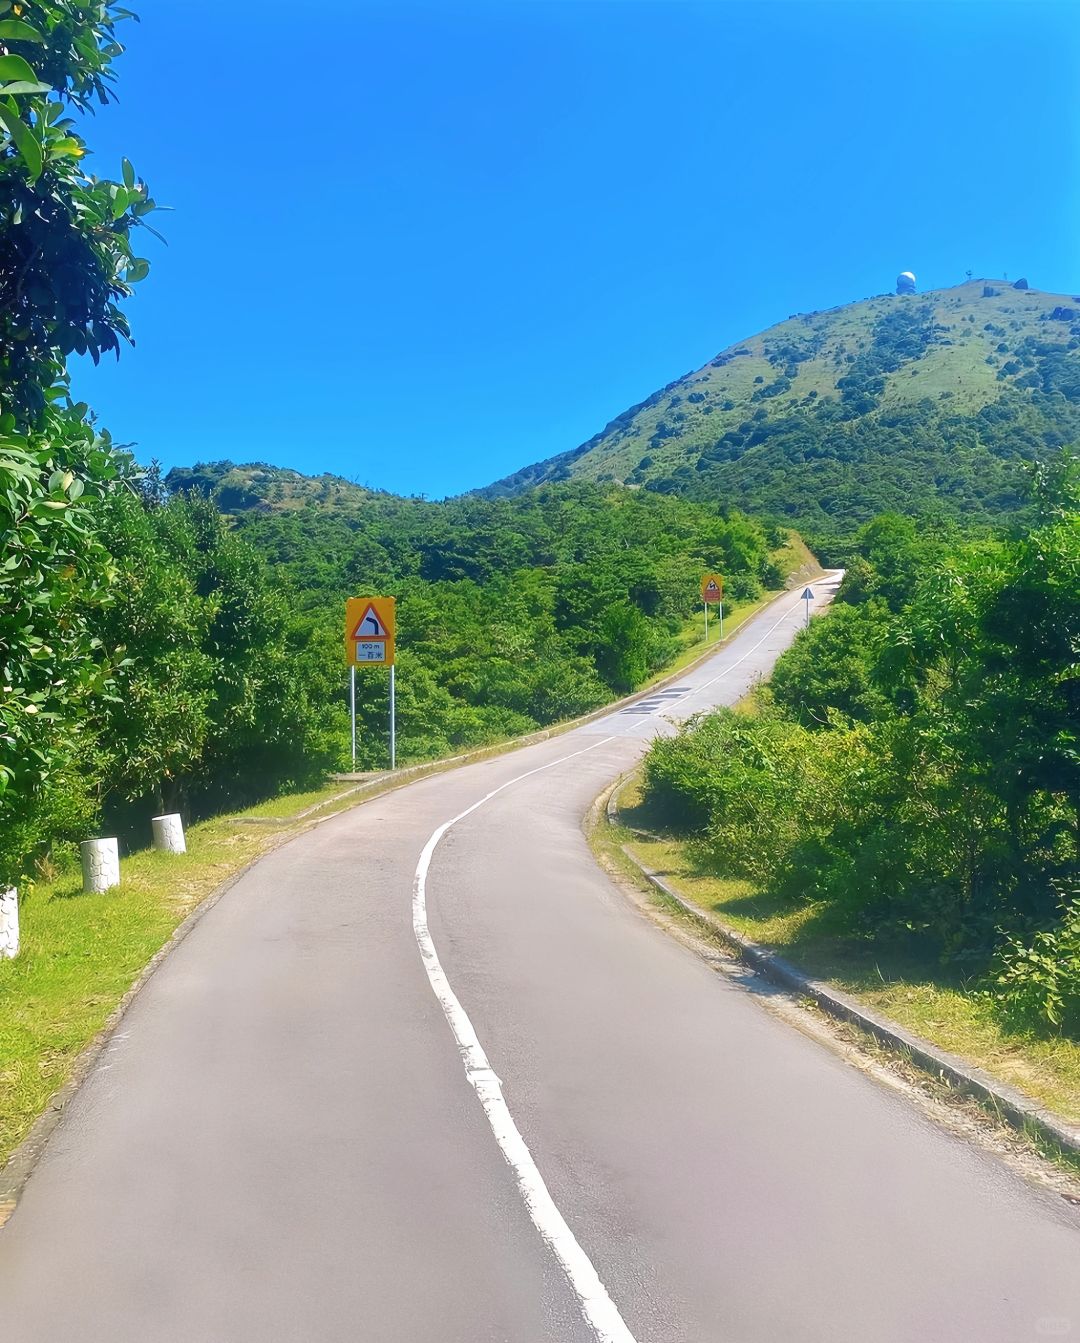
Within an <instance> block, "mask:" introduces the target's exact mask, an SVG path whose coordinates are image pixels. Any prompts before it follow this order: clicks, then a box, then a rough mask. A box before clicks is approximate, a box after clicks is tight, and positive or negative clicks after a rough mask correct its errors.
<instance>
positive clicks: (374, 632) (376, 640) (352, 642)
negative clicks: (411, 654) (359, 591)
mask: <svg viewBox="0 0 1080 1343" xmlns="http://www.w3.org/2000/svg"><path fill="white" fill-rule="evenodd" d="M394 606H395V602H394V598H393V597H350V598H349V600H348V601H347V602H346V603H345V657H346V660H347V662H348V663H349V665H350V666H351V667H357V666H365V667H392V666H393V665H394Z"/></svg>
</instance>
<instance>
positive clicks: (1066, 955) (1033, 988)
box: [991, 895, 1080, 1039]
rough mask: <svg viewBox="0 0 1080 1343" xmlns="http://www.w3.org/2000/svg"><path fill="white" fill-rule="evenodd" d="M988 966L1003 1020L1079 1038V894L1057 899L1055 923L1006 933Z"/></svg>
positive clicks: (1023, 1026) (1028, 1029)
mask: <svg viewBox="0 0 1080 1343" xmlns="http://www.w3.org/2000/svg"><path fill="white" fill-rule="evenodd" d="M994 969H995V973H994V975H993V977H992V980H991V984H992V992H993V996H994V998H995V1000H996V1001H997V1003H998V1004H1000V1006H1001V1008H1002V1011H1003V1015H1004V1017H1005V1020H1006V1021H1007V1022H1008V1023H1009V1025H1011V1026H1013V1027H1015V1028H1016V1029H1018V1030H1027V1031H1033V1032H1034V1033H1036V1034H1039V1035H1045V1034H1048V1033H1053V1032H1057V1031H1060V1032H1061V1033H1062V1034H1065V1035H1069V1036H1071V1037H1072V1038H1073V1039H1080V897H1077V896H1075V895H1074V897H1073V898H1072V899H1071V900H1069V901H1065V902H1063V904H1062V909H1061V916H1060V919H1059V921H1058V923H1057V924H1056V926H1055V927H1053V928H1048V929H1044V930H1042V931H1041V932H1037V933H1035V935H1034V936H1033V937H1032V938H1031V939H1030V940H1024V939H1022V938H1019V937H1009V938H1007V939H1006V941H1005V945H1004V946H1003V947H1002V948H1001V950H1000V952H999V953H998V958H997V964H996V966H995V967H994Z"/></svg>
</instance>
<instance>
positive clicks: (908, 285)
mask: <svg viewBox="0 0 1080 1343" xmlns="http://www.w3.org/2000/svg"><path fill="white" fill-rule="evenodd" d="M896 292H897V293H898V294H914V292H915V276H914V275H913V274H912V272H911V271H909V270H902V271H901V272H900V274H899V275H898V276H897V277H896Z"/></svg>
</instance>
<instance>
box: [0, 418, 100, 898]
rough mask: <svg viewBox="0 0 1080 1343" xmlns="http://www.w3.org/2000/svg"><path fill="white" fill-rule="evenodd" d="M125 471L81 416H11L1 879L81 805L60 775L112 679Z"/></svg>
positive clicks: (1, 628) (2, 479)
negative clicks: (112, 536)
mask: <svg viewBox="0 0 1080 1343" xmlns="http://www.w3.org/2000/svg"><path fill="white" fill-rule="evenodd" d="M124 469H125V462H124V459H123V458H122V457H120V456H118V454H116V453H114V452H112V450H111V448H110V445H109V442H108V439H107V437H105V436H103V435H98V434H96V433H95V432H94V430H93V429H91V428H90V427H89V426H88V425H86V424H85V423H84V422H83V421H82V420H81V419H80V417H79V415H78V414H77V412H74V411H68V412H65V411H59V410H50V411H48V412H47V413H46V415H45V416H44V418H43V421H42V424H41V427H40V428H39V429H38V430H36V431H34V432H32V433H29V434H26V433H19V432H17V430H16V428H15V417H14V416H13V415H11V414H7V415H4V416H3V417H0V880H7V879H10V876H11V874H12V873H13V872H15V871H17V869H18V865H19V863H20V860H21V858H22V856H23V855H24V853H26V852H27V851H29V849H31V848H33V847H34V846H35V845H36V844H37V843H39V842H40V841H41V840H42V839H43V838H44V837H45V836H47V834H48V833H49V830H50V827H51V824H52V821H53V819H54V818H55V816H56V814H57V812H58V810H60V811H63V810H65V809H67V810H70V809H69V808H66V804H65V803H64V801H63V799H62V798H60V797H58V790H59V791H60V792H61V793H63V792H65V789H64V788H62V787H61V782H60V781H61V779H62V778H63V777H64V776H65V775H70V767H71V763H72V759H73V756H74V753H75V751H76V749H77V742H78V739H79V735H80V732H81V725H82V719H83V715H84V714H85V711H86V705H87V702H88V700H89V699H90V697H91V696H93V695H94V694H100V693H101V692H102V691H103V689H104V682H105V673H104V670H103V667H102V664H101V658H100V655H99V650H100V645H99V642H98V640H97V638H96V637H95V635H94V632H93V629H92V626H91V623H90V616H91V613H92V612H93V611H94V610H95V609H96V608H98V607H100V606H102V605H103V604H105V603H107V602H108V601H109V599H110V596H111V588H112V576H113V575H112V566H111V561H110V558H109V555H108V552H107V550H106V549H105V547H104V546H103V544H102V543H101V541H100V539H99V536H98V534H97V530H96V518H95V515H96V512H97V510H98V508H99V506H100V502H101V499H102V497H103V495H104V494H105V493H106V492H107V491H108V490H109V489H110V488H111V486H112V484H113V482H114V481H115V479H116V477H117V475H118V474H119V473H121V472H122V471H123V470H124Z"/></svg>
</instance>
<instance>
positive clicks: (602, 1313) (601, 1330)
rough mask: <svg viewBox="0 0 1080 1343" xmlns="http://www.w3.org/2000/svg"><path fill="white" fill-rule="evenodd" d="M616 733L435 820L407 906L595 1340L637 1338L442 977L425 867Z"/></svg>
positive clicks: (500, 1137) (439, 991) (432, 979)
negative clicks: (451, 840)
mask: <svg viewBox="0 0 1080 1343" xmlns="http://www.w3.org/2000/svg"><path fill="white" fill-rule="evenodd" d="M616 735H617V734H613V735H612V736H610V737H605V738H604V739H603V740H602V741H598V742H594V743H593V745H592V746H586V747H585V748H584V749H583V750H580V751H572V752H571V753H570V754H569V755H564V756H561V757H560V758H559V759H558V760H552V761H551V762H550V764H547V765H540V766H538V767H537V768H536V769H530V770H526V771H525V773H524V774H519V775H518V776H517V777H516V778H514V779H510V780H508V781H507V782H506V783H504V784H500V785H499V787H498V788H493V789H492V790H491V792H490V793H486V794H485V795H484V796H483V797H482V798H481V799H480V801H479V802H474V803H473V804H472V806H471V807H466V808H465V810H464V811H462V812H459V813H458V814H457V815H456V816H454V817H452V818H451V819H450V820H449V821H446V822H444V823H443V824H442V825H440V826H439V828H438V829H437V830H436V831H435V833H434V834H433V835H432V836H431V838H430V839H429V840H428V842H427V843H426V844H425V845H424V851H423V853H422V854H421V855H420V861H419V863H417V865H416V875H415V877H414V879H413V904H412V911H413V932H414V934H415V935H416V944H417V946H418V947H419V948H420V955H421V957H422V958H423V961H424V969H425V970H426V971H427V977H428V981H429V983H430V984H431V987H432V990H433V991H434V993H435V997H436V998H438V1000H439V1003H440V1005H441V1007H442V1010H443V1013H444V1015H445V1017H446V1020H447V1021H448V1022H449V1025H450V1029H451V1030H452V1031H453V1032H454V1038H455V1039H456V1040H457V1043H458V1048H459V1049H460V1050H461V1057H462V1060H463V1062H464V1064H465V1075H466V1077H467V1078H468V1079H469V1082H470V1084H471V1086H472V1088H473V1090H474V1091H475V1092H476V1094H477V1096H478V1097H479V1099H480V1104H481V1105H482V1106H483V1107H484V1113H485V1114H486V1115H487V1118H488V1123H489V1124H490V1125H491V1131H492V1133H493V1134H494V1135H495V1141H496V1142H497V1143H498V1144H499V1149H500V1151H501V1152H502V1154H503V1156H504V1157H505V1158H506V1161H507V1164H508V1165H509V1166H510V1168H511V1170H512V1171H513V1172H514V1177H515V1179H516V1180H517V1186H518V1189H519V1190H520V1192H521V1197H522V1199H523V1200H524V1202H525V1207H526V1208H527V1209H528V1212H529V1216H530V1217H531V1218H532V1220H533V1224H534V1225H535V1227H536V1229H537V1230H538V1231H539V1232H540V1234H541V1236H543V1238H544V1240H545V1241H546V1242H547V1243H548V1245H549V1246H550V1247H551V1249H552V1251H553V1252H554V1254H555V1257H556V1259H558V1261H559V1263H560V1264H561V1265H562V1268H563V1271H564V1272H565V1273H566V1276H567V1278H568V1279H569V1281H570V1286H571V1287H572V1288H573V1290H574V1293H575V1294H576V1296H577V1298H578V1301H579V1303H580V1305H581V1312H582V1314H583V1315H584V1316H585V1319H586V1321H587V1323H588V1324H589V1326H590V1327H591V1329H592V1331H593V1333H594V1334H595V1335H596V1337H597V1339H598V1340H599V1343H635V1340H634V1336H633V1334H631V1332H630V1330H629V1329H628V1328H627V1327H626V1323H625V1321H624V1320H623V1318H622V1316H621V1315H620V1314H619V1311H618V1308H617V1307H616V1305H615V1303H614V1301H612V1299H611V1297H610V1296H608V1293H607V1288H606V1287H605V1286H604V1284H603V1283H602V1282H601V1281H600V1277H599V1275H598V1274H597V1272H596V1269H595V1268H594V1267H593V1265H592V1261H591V1260H590V1258H589V1256H588V1255H587V1254H586V1253H585V1251H584V1250H583V1249H582V1248H581V1246H580V1245H579V1244H578V1242H577V1239H576V1238H575V1236H574V1233H573V1232H572V1231H571V1230H570V1228H569V1227H568V1226H567V1225H566V1220H565V1219H564V1217H563V1215H562V1213H561V1212H560V1211H559V1209H558V1208H557V1207H556V1205H555V1200H554V1199H553V1198H552V1197H551V1195H550V1194H549V1193H548V1188H547V1185H546V1184H545V1183H544V1177H543V1176H542V1175H541V1174H540V1171H539V1170H538V1168H537V1165H536V1162H535V1161H534V1160H533V1158H532V1153H531V1152H530V1151H529V1149H528V1146H527V1145H526V1143H525V1139H524V1138H523V1137H522V1136H521V1133H520V1132H519V1131H518V1127H517V1125H516V1124H515V1123H514V1118H513V1116H512V1115H511V1113H510V1110H509V1107H508V1106H507V1104H506V1101H505V1100H504V1099H503V1094H502V1084H501V1083H500V1081H499V1079H498V1078H497V1077H496V1076H495V1073H494V1071H493V1069H492V1067H491V1064H490V1063H489V1062H488V1058H487V1055H486V1054H485V1053H484V1050H483V1047H482V1046H481V1044H480V1041H479V1040H478V1039H477V1037H476V1032H475V1030H473V1024H472V1022H471V1021H470V1020H469V1017H468V1014H467V1013H466V1011H465V1009H464V1008H463V1007H462V1005H461V1003H460V1002H459V1001H458V999H457V995H456V994H455V993H454V990H453V989H452V988H451V987H450V981H449V980H448V979H447V977H446V973H445V971H444V970H443V968H442V964H441V963H440V961H439V955H438V952H437V951H436V950H435V943H434V942H433V941H432V937H431V930H430V929H429V928H428V921H427V875H428V869H429V868H430V866H431V859H432V855H433V854H434V853H435V850H436V848H437V847H438V844H439V841H440V840H441V839H442V838H443V836H444V835H445V834H446V833H447V831H448V830H450V829H452V828H453V826H455V825H457V823H458V821H461V820H464V818H465V817H466V816H468V815H470V814H471V813H472V812H474V811H476V809H477V808H478V807H482V806H483V805H484V803H485V802H489V801H490V800H491V799H492V798H493V797H495V796H496V794H498V793H501V792H502V791H503V790H504V789H506V788H511V787H513V785H514V784H516V783H520V782H521V780H522V779H527V778H529V777H530V775H533V774H541V773H542V772H543V771H544V770H547V769H554V768H555V766H556V765H562V764H565V762H566V761H567V760H573V759H574V757H575V756H579V755H587V754H588V752H589V751H595V750H596V749H597V748H598V747H600V746H606V745H607V743H608V742H609V741H614V740H615V739H616Z"/></svg>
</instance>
